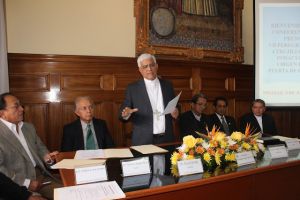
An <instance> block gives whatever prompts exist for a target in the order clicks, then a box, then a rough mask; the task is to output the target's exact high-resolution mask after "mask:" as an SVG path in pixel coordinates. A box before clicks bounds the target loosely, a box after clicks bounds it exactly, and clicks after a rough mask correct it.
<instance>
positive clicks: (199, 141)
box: [196, 138, 204, 144]
mask: <svg viewBox="0 0 300 200" xmlns="http://www.w3.org/2000/svg"><path fill="white" fill-rule="evenodd" d="M203 141H204V140H203V139H202V138H196V143H197V144H201V143H202V142H203Z"/></svg>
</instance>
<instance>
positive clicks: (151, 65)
mask: <svg viewBox="0 0 300 200" xmlns="http://www.w3.org/2000/svg"><path fill="white" fill-rule="evenodd" d="M148 67H150V68H154V67H156V63H150V64H148V65H142V66H141V67H140V68H142V69H147V68H148Z"/></svg>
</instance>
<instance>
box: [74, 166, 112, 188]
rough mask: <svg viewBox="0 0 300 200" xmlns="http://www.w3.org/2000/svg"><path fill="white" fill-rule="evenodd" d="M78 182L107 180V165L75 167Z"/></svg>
mask: <svg viewBox="0 0 300 200" xmlns="http://www.w3.org/2000/svg"><path fill="white" fill-rule="evenodd" d="M74 172H75V181H76V184H84V183H93V182H100V181H106V180H107V170H106V166H105V165H94V166H84V167H82V166H81V167H78V168H76V169H75V171H74Z"/></svg>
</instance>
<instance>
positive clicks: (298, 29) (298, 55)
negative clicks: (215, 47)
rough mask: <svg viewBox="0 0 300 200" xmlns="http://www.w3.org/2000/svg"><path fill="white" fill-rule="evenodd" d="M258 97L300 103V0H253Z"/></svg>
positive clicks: (277, 102)
mask: <svg viewBox="0 0 300 200" xmlns="http://www.w3.org/2000/svg"><path fill="white" fill-rule="evenodd" d="M254 13H255V20H254V22H255V45H254V46H255V61H254V63H255V98H260V99H263V100H265V102H266V104H267V105H268V106H280V107H283V106H300V0H254Z"/></svg>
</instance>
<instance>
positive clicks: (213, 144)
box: [209, 140, 219, 147]
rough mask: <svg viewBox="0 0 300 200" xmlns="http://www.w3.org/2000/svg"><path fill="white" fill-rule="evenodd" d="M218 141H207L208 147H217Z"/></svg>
mask: <svg viewBox="0 0 300 200" xmlns="http://www.w3.org/2000/svg"><path fill="white" fill-rule="evenodd" d="M218 144H219V143H218V141H217V140H210V141H209V146H210V147H217V146H218Z"/></svg>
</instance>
